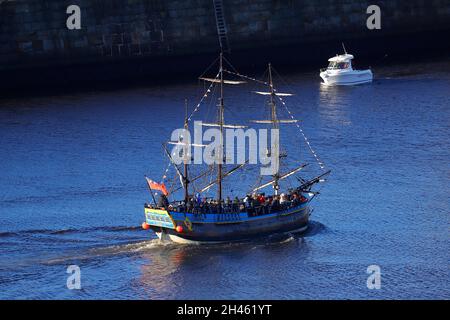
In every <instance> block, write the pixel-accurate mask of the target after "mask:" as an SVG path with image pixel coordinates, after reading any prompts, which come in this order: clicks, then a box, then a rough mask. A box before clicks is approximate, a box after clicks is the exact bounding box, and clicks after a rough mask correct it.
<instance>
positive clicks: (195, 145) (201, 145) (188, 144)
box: [167, 141, 207, 147]
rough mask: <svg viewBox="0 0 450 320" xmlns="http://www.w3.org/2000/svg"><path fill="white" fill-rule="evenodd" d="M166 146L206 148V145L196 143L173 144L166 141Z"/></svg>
mask: <svg viewBox="0 0 450 320" xmlns="http://www.w3.org/2000/svg"><path fill="white" fill-rule="evenodd" d="M167 143H168V144H173V145H177V146H191V147H206V146H207V145H206V144H198V143H184V142H181V141H180V142H173V141H168V142H167Z"/></svg>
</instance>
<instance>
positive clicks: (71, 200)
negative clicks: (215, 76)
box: [0, 61, 450, 299]
mask: <svg viewBox="0 0 450 320" xmlns="http://www.w3.org/2000/svg"><path fill="white" fill-rule="evenodd" d="M374 72H375V76H376V79H375V81H374V82H373V84H371V85H363V86H357V87H341V88H327V87H324V86H321V85H320V81H319V80H320V79H319V77H318V75H317V74H315V73H305V74H296V75H290V76H286V77H284V80H285V81H286V83H287V84H288V85H289V86H287V85H286V84H285V83H284V82H279V84H280V86H281V87H282V89H283V90H292V91H294V92H295V93H296V96H295V97H294V98H286V100H287V101H288V102H291V103H290V109H291V110H292V112H293V113H295V114H296V116H297V117H298V118H299V119H301V124H302V127H303V129H304V132H305V133H306V135H307V136H308V138H309V140H310V141H311V144H312V146H313V148H314V150H315V151H317V153H318V154H319V156H320V158H321V160H323V161H324V162H325V164H326V165H327V167H328V168H330V169H331V170H332V174H331V176H330V178H329V180H328V181H327V182H326V183H325V184H323V185H322V186H321V187H320V190H321V195H320V196H319V197H318V198H317V199H316V200H314V202H313V204H312V206H313V208H314V211H313V214H312V217H311V218H312V222H311V226H310V229H309V231H308V232H307V233H306V234H305V235H304V236H299V235H287V236H280V237H272V238H267V239H259V240H257V241H254V242H246V243H240V244H228V245H214V246H212V245H210V246H178V245H172V244H161V243H160V242H159V241H158V240H156V239H155V236H154V235H153V234H152V233H151V232H149V231H144V230H142V229H141V228H140V224H141V222H142V221H143V203H144V202H145V201H149V195H148V193H147V189H146V185H145V181H144V179H143V176H144V174H147V175H149V176H151V177H154V178H155V179H159V178H160V177H161V176H162V174H163V172H164V169H165V168H166V166H167V160H166V159H165V157H164V155H163V153H162V150H161V143H163V142H164V141H166V140H167V139H168V138H169V136H170V133H171V131H172V130H173V129H174V128H176V127H180V126H181V125H182V121H183V116H184V111H183V100H184V98H186V97H187V98H189V100H190V101H191V103H190V104H191V105H193V104H194V100H195V97H198V96H199V94H200V93H201V91H202V90H203V85H202V84H198V83H196V82H193V83H186V84H183V85H181V84H180V85H173V86H164V87H139V88H134V89H127V90H123V91H115V92H105V91H103V92H89V93H78V94H73V95H59V96H46V97H37V98H25V97H22V98H16V99H2V100H0V146H1V148H0V159H1V161H0V185H1V187H0V298H1V299H167V298H172V299H210V298H213V299H221V298H224V299H257V298H259V299H266V298H267V299H317V298H320V299H385V298H389V299H391V298H393V299H399V298H405V299H431V298H441V299H442V298H445V299H449V298H450V283H449V279H450V271H449V262H450V242H449V217H450V197H449V195H450V61H443V62H438V63H435V62H434V63H427V64H412V65H401V66H389V67H382V68H381V67H380V68H378V69H375V70H374ZM233 90H237V91H234V92H233V94H232V95H229V96H227V97H226V98H227V99H228V100H226V101H227V102H228V108H229V110H228V115H229V118H228V119H229V121H230V122H233V123H237V122H239V121H241V119H254V118H255V117H256V119H261V118H263V117H264V115H263V114H262V112H261V110H262V108H263V105H262V103H261V100H260V98H259V97H253V96H251V97H250V98H249V94H248V88H242V89H233ZM289 99H292V100H289ZM215 103H216V101H211V102H208V104H207V106H205V107H204V109H202V111H203V112H204V113H208V112H209V113H211V112H212V111H211V110H213V109H212V108H213V107H214V104H215ZM283 129H284V131H283V136H282V139H283V141H284V142H288V143H287V145H288V148H289V149H292V151H294V152H295V150H294V149H295V148H298V150H297V151H298V152H299V154H300V157H298V158H297V157H293V158H289V159H290V160H288V162H289V161H290V162H289V163H288V164H289V165H292V164H294V163H297V162H298V161H300V160H299V159H302V161H303V160H305V161H308V162H309V163H310V164H311V165H310V168H309V169H308V170H305V173H304V174H305V175H306V176H308V175H309V176H312V175H313V174H314V173H315V172H314V170H313V169H314V164H315V161H314V159H313V158H312V157H310V155H309V152H308V151H307V149H306V145H305V144H304V141H303V138H302V137H301V136H300V134H299V132H298V129H297V128H296V127H295V126H286V127H284V128H283ZM294 137H295V138H294ZM315 169H317V167H315ZM171 174H172V175H173V172H172V173H171ZM248 175H252V173H251V172H250V173H247V177H248ZM242 176H243V177H244V178H245V177H246V175H245V174H243V175H242ZM242 176H239V179H238V180H237V181H241V182H242V184H243V183H244V182H243V180H242V179H243V178H242ZM233 187H234V189H235V190H234V191H232V192H235V193H236V192H239V191H240V190H244V186H240V185H236V183H235V185H234V186H233ZM230 192H231V191H230ZM72 264H76V265H78V266H79V267H80V268H81V290H69V289H67V287H66V280H67V277H68V276H69V274H67V273H66V269H67V267H68V266H69V265H72ZM373 264H375V265H378V266H379V267H380V268H381V289H379V290H377V289H372V290H369V289H368V288H367V285H366V280H367V277H368V274H367V272H366V269H367V267H368V266H369V265H373Z"/></svg>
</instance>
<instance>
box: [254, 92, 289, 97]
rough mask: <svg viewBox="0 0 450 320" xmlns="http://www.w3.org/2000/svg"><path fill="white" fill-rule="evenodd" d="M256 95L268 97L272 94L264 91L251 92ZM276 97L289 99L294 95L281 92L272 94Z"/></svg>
mask: <svg viewBox="0 0 450 320" xmlns="http://www.w3.org/2000/svg"><path fill="white" fill-rule="evenodd" d="M253 92H254V93H256V94H260V95H263V96H270V95H271V94H272V92H266V91H253ZM273 94H274V95H276V96H280V97H291V96H293V95H294V94H293V93H281V92H274V93H273Z"/></svg>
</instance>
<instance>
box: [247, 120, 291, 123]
mask: <svg viewBox="0 0 450 320" xmlns="http://www.w3.org/2000/svg"><path fill="white" fill-rule="evenodd" d="M250 121H251V122H254V123H296V122H298V120H250Z"/></svg>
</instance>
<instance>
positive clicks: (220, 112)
mask: <svg viewBox="0 0 450 320" xmlns="http://www.w3.org/2000/svg"><path fill="white" fill-rule="evenodd" d="M218 60H219V71H218V72H217V74H216V75H215V76H214V77H207V76H203V75H202V76H201V77H200V78H199V79H200V80H201V81H204V82H205V83H209V85H208V86H207V87H206V90H205V92H204V93H203V95H202V96H201V98H200V101H199V102H198V103H197V104H196V105H195V106H194V108H193V111H192V112H191V113H190V114H189V113H188V107H187V102H186V103H185V119H184V129H185V130H189V124H190V122H191V121H192V120H193V119H194V115H195V114H196V113H197V112H198V111H199V110H200V108H201V106H202V105H203V104H204V102H205V101H206V100H207V98H208V97H210V96H213V95H214V94H213V93H214V91H215V90H216V89H218V93H219V98H218V104H217V118H216V122H210V123H208V122H205V123H203V126H205V127H215V128H218V129H219V130H220V133H221V137H223V132H224V129H227V128H234V129H244V128H247V126H245V125H241V124H228V123H225V109H226V107H225V97H224V87H225V85H231V86H236V85H242V84H246V83H248V82H250V83H257V84H260V85H263V86H264V87H265V88H266V90H267V91H261V90H254V91H253V93H255V94H257V95H262V96H266V97H268V100H269V101H268V105H269V107H270V117H269V119H254V120H252V121H251V122H252V123H255V124H261V125H263V124H267V125H270V126H271V127H272V128H273V129H279V127H280V124H294V125H296V127H297V128H298V130H299V131H300V133H301V136H302V137H303V139H304V141H305V143H306V145H307V147H308V149H309V151H310V152H311V154H312V155H313V156H314V158H315V160H316V162H317V163H318V165H319V167H320V169H321V170H322V172H323V173H322V175H320V176H318V177H316V178H313V179H311V180H309V181H306V180H303V179H302V180H299V181H300V182H302V186H303V187H304V189H305V190H309V189H308V187H309V186H310V185H312V184H314V183H316V182H318V181H319V180H320V178H322V176H325V175H326V174H328V173H329V171H327V172H326V170H325V166H324V164H323V162H322V161H321V160H320V159H319V157H318V155H317V153H316V152H315V150H313V148H312V146H311V143H310V142H309V140H308V139H307V137H306V135H305V133H304V131H303V129H302V127H301V125H300V122H299V121H298V120H297V119H296V118H295V117H294V115H293V113H292V112H291V111H290V110H289V109H288V107H287V105H286V102H285V101H284V99H283V97H291V96H293V94H292V93H284V92H278V91H277V89H276V88H275V87H274V82H273V76H272V71H273V68H272V66H271V65H270V64H269V66H268V79H267V81H265V80H258V79H256V78H252V77H249V76H246V75H243V74H241V73H239V72H237V71H236V69H234V67H233V66H232V65H231V64H230V63H229V62H228V61H227V60H226V59H225V57H224V56H223V54H220V56H219V59H218ZM225 62H226V63H227V64H228V65H229V66H230V67H231V68H232V69H233V70H234V71H230V70H227V69H225V68H224V63H225ZM225 75H228V76H232V77H234V78H235V79H225V77H224V76H225ZM278 106H281V107H283V108H284V110H285V111H286V112H287V114H288V116H289V118H290V119H279V117H278V110H277V107H278ZM167 144H172V145H183V146H184V148H183V157H184V161H183V166H182V167H180V166H179V165H177V164H176V163H175V162H174V160H173V159H172V156H173V155H171V153H170V151H169V149H168V148H167ZM167 144H164V145H163V149H164V152H165V154H166V155H167V157H168V159H169V164H168V166H167V168H166V170H165V173H164V175H163V179H162V181H164V180H166V179H167V175H168V172H169V169H170V167H174V169H175V171H176V177H177V178H178V179H174V180H173V183H172V185H171V188H169V189H170V190H169V193H170V194H171V195H174V194H176V193H177V192H178V191H180V190H181V189H183V191H184V194H183V199H184V201H185V202H187V201H188V199H189V198H190V197H192V196H193V195H194V194H200V195H203V196H205V195H207V194H208V192H209V191H210V190H211V189H213V188H212V187H214V186H217V191H216V197H215V198H216V200H217V202H218V203H222V202H223V199H224V190H223V182H224V179H225V178H227V177H229V176H231V175H232V174H234V173H236V172H239V171H241V170H243V169H244V168H245V167H246V166H247V164H248V160H246V161H245V163H243V164H239V165H234V166H233V167H232V168H228V169H226V168H225V165H224V164H223V161H217V164H215V165H209V166H208V168H207V169H206V170H203V171H201V172H199V173H197V174H193V172H192V171H194V170H192V167H193V166H195V165H189V163H190V161H189V160H191V159H190V157H191V154H190V152H189V150H190V149H191V148H203V147H206V145H204V144H196V143H188V142H186V141H178V142H173V141H170V142H168V143H167ZM219 145H220V146H221V148H220V149H219V152H218V154H217V155H216V156H217V157H218V160H222V159H223V157H224V153H223V146H224V142H223V140H221V141H220V142H219ZM276 148H278V146H276ZM268 152H270V151H269V150H268ZM220 157H222V159H220ZM283 157H286V153H285V152H284V151H283V152H280V154H279V157H276V159H277V161H280V160H281V158H283ZM306 165H307V164H301V165H297V166H296V167H295V168H293V169H291V170H289V171H287V172H284V173H283V174H280V172H279V171H278V170H277V172H276V173H275V174H274V175H273V176H272V179H271V180H270V181H268V182H264V183H263V182H262V180H263V179H262V177H260V176H258V177H257V184H255V185H254V187H252V188H250V189H249V190H250V192H256V191H259V190H262V189H264V188H266V187H269V186H272V188H273V193H274V194H275V195H277V194H278V193H279V190H280V181H281V180H284V179H287V178H288V177H291V176H294V175H295V174H296V173H298V172H299V171H300V170H302V169H303V168H304V167H306ZM278 167H279V166H278ZM213 175H215V178H214V177H213ZM190 177H192V178H190ZM208 178H209V179H208ZM298 179H301V178H298ZM317 179H319V180H317ZM177 180H178V181H179V182H180V183H179V185H178V186H177V184H176V182H175V181H177ZM205 180H206V181H205ZM316 180H317V181H316ZM198 184H200V186H198ZM247 191H248V190H247ZM174 200H175V199H174Z"/></svg>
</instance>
